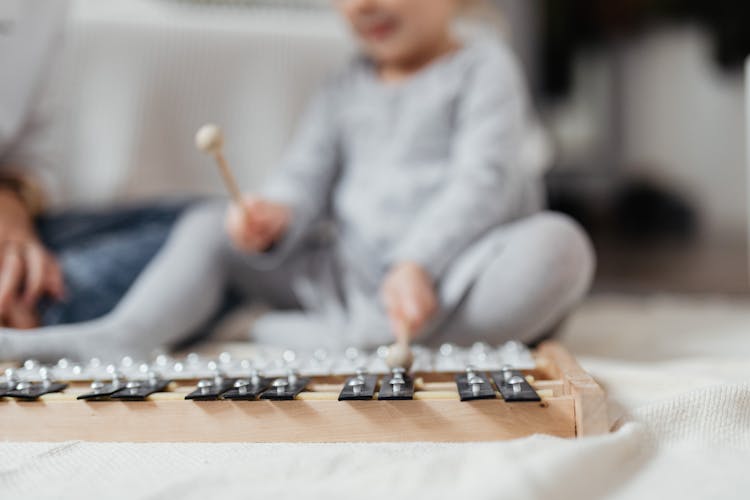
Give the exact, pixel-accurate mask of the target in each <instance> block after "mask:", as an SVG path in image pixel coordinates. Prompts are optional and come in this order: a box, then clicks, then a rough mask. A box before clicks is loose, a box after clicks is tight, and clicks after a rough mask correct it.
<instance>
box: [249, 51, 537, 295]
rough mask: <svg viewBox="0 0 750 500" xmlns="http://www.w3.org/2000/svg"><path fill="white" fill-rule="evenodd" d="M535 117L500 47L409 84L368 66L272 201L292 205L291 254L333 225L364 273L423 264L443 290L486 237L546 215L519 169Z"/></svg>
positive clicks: (357, 69) (308, 131) (351, 79)
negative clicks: (305, 238) (464, 256)
mask: <svg viewBox="0 0 750 500" xmlns="http://www.w3.org/2000/svg"><path fill="white" fill-rule="evenodd" d="M528 113H529V109H528V99H527V93H526V89H525V87H524V82H523V78H522V77H521V74H520V71H519V69H518V66H517V64H516V61H515V59H514V57H513V56H512V54H511V53H510V51H509V50H508V49H507V48H506V47H505V46H503V45H501V44H500V43H499V42H494V41H493V42H490V41H482V42H473V43H468V44H467V45H465V46H464V47H463V48H462V49H461V50H459V51H458V52H456V53H453V54H451V55H448V56H445V57H443V58H441V59H440V60H438V61H436V62H435V63H433V64H431V65H430V66H429V67H427V68H426V69H424V70H422V71H421V72H419V73H418V74H416V75H415V76H413V77H411V78H410V79H409V80H406V81H404V82H401V83H398V84H386V83H383V82H381V81H380V80H379V79H378V76H377V73H376V70H375V68H374V66H373V65H372V63H371V62H369V61H368V60H367V59H366V58H364V57H358V58H356V59H354V60H353V61H352V62H351V63H350V64H349V65H347V66H346V67H345V68H344V69H343V71H341V72H340V73H339V74H337V75H336V76H335V77H334V78H332V79H331V80H330V81H329V82H327V84H325V85H324V87H323V88H322V90H321V91H320V92H319V94H318V95H317V97H316V98H315V99H314V100H313V102H312V104H311V106H310V107H309V109H308V110H307V113H306V114H305V116H304V117H303V119H302V122H301V125H300V127H299V129H298V131H297V134H296V136H295V137H294V138H293V140H292V142H291V145H290V147H289V149H288V151H287V154H286V156H285V158H284V159H283V162H282V165H281V168H280V169H279V170H278V171H277V172H276V173H275V175H273V176H272V178H271V179H270V180H269V182H268V183H267V185H266V186H265V188H264V190H263V192H264V194H265V195H266V196H268V197H270V198H272V199H275V200H278V201H282V202H284V203H287V204H289V205H291V206H292V207H293V210H294V223H293V227H292V229H291V231H290V235H289V236H288V237H287V242H289V245H293V241H294V240H296V239H297V237H298V236H300V235H302V234H304V232H305V231H306V229H307V228H309V227H310V226H311V224H312V223H313V222H314V221H315V220H316V219H318V218H320V217H329V218H330V219H332V220H333V222H334V223H335V225H336V226H337V229H338V234H339V239H340V242H341V245H342V246H343V247H344V248H345V249H348V253H349V254H356V255H357V256H358V257H357V258H356V260H357V263H356V264H355V265H364V266H368V267H369V268H370V270H369V271H370V273H373V272H374V273H378V274H381V275H382V273H384V272H385V271H386V270H387V268H388V267H389V266H391V265H393V264H395V263H397V262H402V261H412V262H416V263H418V264H421V265H422V266H423V267H424V268H425V269H427V271H428V272H429V273H430V274H431V275H432V276H433V278H434V279H436V280H439V279H440V277H441V275H442V274H443V273H444V272H445V271H446V269H447V268H448V267H449V266H450V264H451V263H452V262H453V260H454V259H455V258H456V257H457V256H459V255H460V254H461V253H462V252H463V251H465V250H466V249H468V248H469V247H470V246H471V245H472V243H473V242H475V241H476V240H477V239H478V238H480V237H481V236H482V235H483V234H484V233H485V232H487V231H488V230H490V229H491V228H493V227H495V226H498V225H500V224H503V223H505V222H508V221H511V220H513V219H517V218H519V217H521V216H524V215H527V214H529V213H532V212H534V211H537V210H539V208H540V207H539V193H540V184H541V181H540V180H539V179H538V178H536V176H535V175H533V174H532V173H530V172H526V171H524V169H523V167H522V166H521V164H520V161H519V155H520V148H521V143H522V139H523V134H524V133H525V132H526V130H527V128H526V125H527V117H528ZM290 240H291V241H290ZM286 246H287V245H286V244H285V245H282V248H283V247H286ZM345 253H347V250H345Z"/></svg>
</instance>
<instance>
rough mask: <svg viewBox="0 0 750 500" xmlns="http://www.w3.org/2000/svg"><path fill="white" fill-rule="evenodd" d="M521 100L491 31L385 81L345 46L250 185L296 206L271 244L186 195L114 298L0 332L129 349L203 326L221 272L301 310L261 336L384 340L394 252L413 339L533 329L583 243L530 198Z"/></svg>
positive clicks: (228, 280)
mask: <svg viewBox="0 0 750 500" xmlns="http://www.w3.org/2000/svg"><path fill="white" fill-rule="evenodd" d="M528 116H529V109H528V99H527V97H526V93H525V90H524V85H523V82H522V78H521V77H520V72H519V70H518V69H517V66H516V63H515V61H514V59H513V57H512V56H511V55H510V53H509V51H508V50H507V49H506V48H505V47H503V46H501V45H499V44H497V43H494V42H492V43H490V42H475V43H471V44H469V45H467V46H466V47H464V48H463V49H462V50H460V51H459V52H457V53H455V54H452V55H449V56H446V57H444V58H442V59H441V60H440V61H438V62H436V63H434V64H432V65H431V66H429V67H428V68H426V69H425V70H423V71H422V72H420V73H419V74H417V75H416V76H414V77H413V78H411V79H409V80H407V81H405V82H403V83H398V84H393V85H388V84H383V83H382V82H380V81H379V79H378V77H377V74H376V71H375V69H374V67H373V66H372V65H371V64H370V63H369V62H368V61H367V60H366V59H364V58H360V59H356V60H354V61H353V62H352V63H351V64H350V65H348V66H347V67H346V68H345V70H344V71H342V72H341V73H340V74H339V75H337V76H336V77H335V78H334V79H332V80H331V81H330V82H328V84H327V85H325V86H324V88H323V89H322V91H321V92H320V93H319V95H318V96H317V97H316V98H315V99H314V101H313V103H312V105H311V107H310V108H309V110H308V112H307V114H306V116H305V117H304V118H303V120H302V123H301V127H300V129H299V130H298V133H297V135H296V136H295V138H294V139H293V141H292V143H291V146H290V148H289V150H288V153H287V155H286V156H285V158H284V160H283V162H282V165H281V168H280V169H279V170H278V171H277V173H276V174H275V175H274V176H273V177H272V178H271V179H270V181H269V182H268V183H267V185H266V186H265V187H264V188H263V190H262V194H263V195H264V196H265V197H267V198H270V199H274V200H278V201H281V202H284V203H286V204H288V205H290V206H291V207H292V209H293V213H294V216H293V223H292V226H291V227H290V229H289V230H288V232H287V234H286V236H285V237H284V239H283V240H282V241H280V242H279V243H278V245H277V246H276V247H275V248H274V249H273V250H272V251H271V252H269V253H267V254H264V255H260V256H251V255H241V254H239V253H238V252H236V251H234V250H232V249H231V248H230V244H229V242H228V239H227V237H226V235H225V233H224V232H223V231H222V230H221V227H222V218H223V207H221V206H219V205H217V204H210V205H207V206H204V207H201V208H198V209H196V210H193V211H192V213H189V214H188V215H187V216H185V217H184V218H183V220H182V221H181V222H180V224H179V225H178V227H177V229H176V230H175V232H174V233H173V235H172V237H171V238H170V240H169V241H168V243H167V245H166V247H165V248H164V249H163V251H162V252H161V253H160V254H159V256H157V258H156V259H155V261H154V262H153V263H152V264H151V265H150V267H149V268H147V270H146V272H145V273H144V274H143V275H142V276H141V277H140V278H139V279H138V281H137V282H136V284H135V285H134V287H133V289H132V290H131V291H130V292H129V293H128V295H127V296H126V297H125V299H123V301H122V302H121V304H120V305H119V306H118V308H117V309H116V310H115V311H114V312H113V313H112V314H110V315H109V316H107V317H105V318H103V319H102V320H99V321H97V322H92V323H91V324H84V325H79V327H78V333H76V331H75V329H73V328H71V329H69V330H66V329H65V328H56V329H53V330H50V331H49V332H47V333H43V332H40V333H39V334H29V333H22V334H11V333H9V332H6V333H5V334H4V335H2V336H0V339H3V340H4V344H0V345H2V346H3V348H4V349H5V350H6V352H15V353H19V354H20V353H22V354H23V355H35V356H42V355H49V356H51V357H53V356H56V355H60V354H65V355H69V356H70V355H76V354H77V355H90V354H94V353H98V354H101V352H102V351H106V350H125V349H127V350H137V351H141V352H143V351H145V350H149V349H151V348H154V347H157V346H160V345H163V344H171V343H175V342H178V341H179V340H181V339H184V338H185V337H186V336H189V335H190V334H191V333H194V332H195V330H197V329H198V328H200V327H201V326H203V325H204V323H205V322H206V321H207V320H208V319H209V318H210V317H211V316H212V314H214V313H215V311H216V310H217V309H218V308H219V306H220V301H221V297H222V294H223V291H224V290H225V288H226V287H227V286H228V285H235V286H236V287H238V288H239V289H241V290H242V291H244V293H245V294H246V295H247V296H248V297H249V298H251V299H261V300H265V301H267V302H270V304H271V305H273V306H275V307H277V308H280V309H292V310H297V311H298V312H285V313H274V314H271V315H269V316H267V317H266V318H264V319H262V320H260V321H259V322H257V324H256V325H255V328H254V332H253V334H254V336H255V338H256V339H257V340H259V341H263V342H274V343H279V344H282V345H285V346H288V347H291V348H293V347H314V346H327V347H343V346H347V345H355V346H372V345H378V344H383V343H389V342H390V341H391V340H392V338H393V337H392V333H391V332H390V329H389V326H388V322H387V319H386V315H385V312H384V309H383V306H382V301H381V300H380V296H379V291H380V286H381V284H382V280H383V278H384V276H385V274H386V272H387V271H388V269H389V268H390V267H391V266H392V265H394V264H396V263H399V262H404V261H412V262H416V263H418V264H420V265H422V266H423V267H424V268H425V269H426V270H427V271H428V272H429V274H430V275H431V276H432V277H433V279H434V280H435V283H436V285H437V290H438V294H439V298H440V305H441V308H440V313H439V315H438V317H437V318H436V319H435V321H434V322H433V323H432V324H431V326H430V328H429V331H428V332H425V341H426V342H441V341H444V340H451V341H454V342H459V343H466V342H472V341H475V340H480V339H485V340H488V341H490V342H501V341H504V340H506V339H508V338H519V339H521V340H531V339H532V338H534V337H536V336H538V335H539V334H541V333H543V332H544V331H545V330H547V329H549V328H551V327H552V326H553V325H554V324H555V323H556V322H558V321H559V320H560V319H561V318H562V316H563V315H564V314H565V313H566V311H568V310H569V309H570V308H571V307H572V306H573V305H574V304H575V303H576V302H577V301H578V300H579V299H580V298H581V297H582V296H583V295H584V294H585V292H586V291H587V289H588V286H589V283H590V280H591V276H592V272H593V254H592V251H591V248H590V245H589V243H588V240H587V238H586V237H585V235H584V234H583V233H582V232H581V230H580V229H579V228H578V227H577V226H576V225H575V224H574V223H573V222H572V221H570V220H569V219H567V218H565V217H563V216H560V215H556V214H552V213H549V212H542V202H541V191H542V187H541V185H542V180H541V179H540V178H539V177H538V174H536V173H534V172H530V171H528V170H527V169H524V168H523V166H522V164H521V161H520V157H519V155H520V144H521V143H522V142H523V139H524V134H525V133H526V131H527V128H526V127H527V123H528V122H527V117H528ZM91 344H93V345H91ZM97 344H98V345H99V346H101V347H96V348H95V347H93V346H95V345H97Z"/></svg>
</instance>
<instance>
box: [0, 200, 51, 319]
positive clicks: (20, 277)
mask: <svg viewBox="0 0 750 500" xmlns="http://www.w3.org/2000/svg"><path fill="white" fill-rule="evenodd" d="M45 295H48V296H51V297H53V298H55V299H62V298H63V295H64V283H63V277H62V272H61V270H60V266H59V265H58V263H57V260H56V259H55V258H54V256H52V254H50V253H49V252H48V251H47V249H46V248H44V246H43V245H42V243H41V241H39V238H38V237H37V234H36V230H35V229H34V224H33V220H32V217H31V215H30V214H29V213H28V210H27V209H26V206H25V205H24V203H23V202H22V201H21V199H20V198H19V197H18V196H17V195H16V194H15V193H13V192H12V191H10V190H0V323H2V325H3V326H7V327H11V328H33V327H35V326H37V325H38V318H37V316H36V313H35V310H36V306H37V304H38V302H39V300H40V299H41V298H42V297H43V296H45Z"/></svg>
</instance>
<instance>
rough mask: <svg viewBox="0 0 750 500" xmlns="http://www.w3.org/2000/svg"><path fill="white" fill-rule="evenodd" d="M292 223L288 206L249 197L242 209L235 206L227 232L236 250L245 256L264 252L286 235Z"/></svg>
mask: <svg viewBox="0 0 750 500" xmlns="http://www.w3.org/2000/svg"><path fill="white" fill-rule="evenodd" d="M290 219H291V210H290V209H289V207H287V206H286V205H282V204H281V203H276V202H273V201H268V200H263V199H261V198H255V197H252V196H247V197H245V199H244V202H243V204H242V206H238V205H237V204H236V203H232V204H231V205H230V207H229V210H228V211H227V217H226V229H227V233H229V237H230V238H231V240H232V242H233V243H234V245H235V247H237V248H238V249H239V250H242V251H245V252H263V251H266V250H268V249H269V248H271V246H273V244H274V243H276V242H277V241H278V240H279V239H280V238H281V237H282V236H283V234H284V232H285V231H286V229H287V227H288V226H289V221H290Z"/></svg>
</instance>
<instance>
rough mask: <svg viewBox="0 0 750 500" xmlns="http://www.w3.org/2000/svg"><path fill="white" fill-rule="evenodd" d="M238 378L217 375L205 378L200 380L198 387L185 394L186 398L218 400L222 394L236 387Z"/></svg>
mask: <svg viewBox="0 0 750 500" xmlns="http://www.w3.org/2000/svg"><path fill="white" fill-rule="evenodd" d="M235 382H236V379H233V378H224V377H216V378H213V379H204V380H201V381H200V382H198V387H197V388H196V389H195V390H194V391H193V392H191V393H190V394H188V395H187V396H185V399H190V400H193V401H216V400H217V399H219V398H220V397H221V395H222V394H224V393H225V392H227V391H228V390H230V389H231V388H232V387H234V383H235Z"/></svg>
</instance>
